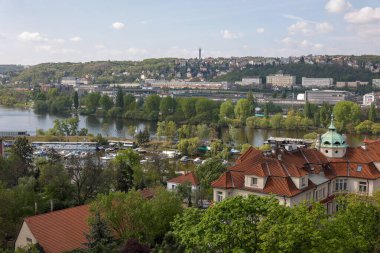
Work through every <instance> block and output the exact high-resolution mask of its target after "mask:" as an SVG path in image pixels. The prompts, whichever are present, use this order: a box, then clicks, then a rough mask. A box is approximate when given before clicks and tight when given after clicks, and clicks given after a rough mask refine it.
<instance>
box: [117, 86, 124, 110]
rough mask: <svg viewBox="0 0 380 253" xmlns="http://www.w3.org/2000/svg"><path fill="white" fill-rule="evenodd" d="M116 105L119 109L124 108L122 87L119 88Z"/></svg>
mask: <svg viewBox="0 0 380 253" xmlns="http://www.w3.org/2000/svg"><path fill="white" fill-rule="evenodd" d="M115 105H116V106H117V107H119V108H121V109H123V108H124V92H123V89H122V88H121V87H120V86H119V87H117V93H116V102H115Z"/></svg>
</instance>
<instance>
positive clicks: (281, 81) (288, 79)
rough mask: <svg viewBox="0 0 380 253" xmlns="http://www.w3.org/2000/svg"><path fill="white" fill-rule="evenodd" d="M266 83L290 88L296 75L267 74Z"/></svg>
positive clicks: (294, 82)
mask: <svg viewBox="0 0 380 253" xmlns="http://www.w3.org/2000/svg"><path fill="white" fill-rule="evenodd" d="M266 81H267V84H271V85H272V86H274V87H283V88H285V87H287V88H291V87H292V86H294V85H295V84H296V77H295V76H291V75H284V74H276V75H269V76H267V79H266Z"/></svg>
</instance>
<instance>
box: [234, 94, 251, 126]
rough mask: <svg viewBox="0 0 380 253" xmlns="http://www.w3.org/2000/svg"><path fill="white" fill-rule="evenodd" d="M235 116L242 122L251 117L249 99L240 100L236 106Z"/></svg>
mask: <svg viewBox="0 0 380 253" xmlns="http://www.w3.org/2000/svg"><path fill="white" fill-rule="evenodd" d="M234 111H235V116H236V118H237V119H239V120H240V121H241V122H245V120H246V119H247V118H248V116H250V102H249V101H248V99H245V98H243V99H239V100H238V101H237V103H236V105H235V109H234Z"/></svg>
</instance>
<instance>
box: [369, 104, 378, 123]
mask: <svg viewBox="0 0 380 253" xmlns="http://www.w3.org/2000/svg"><path fill="white" fill-rule="evenodd" d="M376 116H377V112H376V105H375V103H371V106H370V108H369V110H368V120H370V121H372V122H375V121H376Z"/></svg>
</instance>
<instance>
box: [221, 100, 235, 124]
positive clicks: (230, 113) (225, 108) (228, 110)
mask: <svg viewBox="0 0 380 253" xmlns="http://www.w3.org/2000/svg"><path fill="white" fill-rule="evenodd" d="M234 116H235V114H234V105H233V104H232V101H231V100H227V101H225V102H223V103H222V104H221V105H220V111H219V119H220V120H223V119H224V118H229V119H233V118H234Z"/></svg>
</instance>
